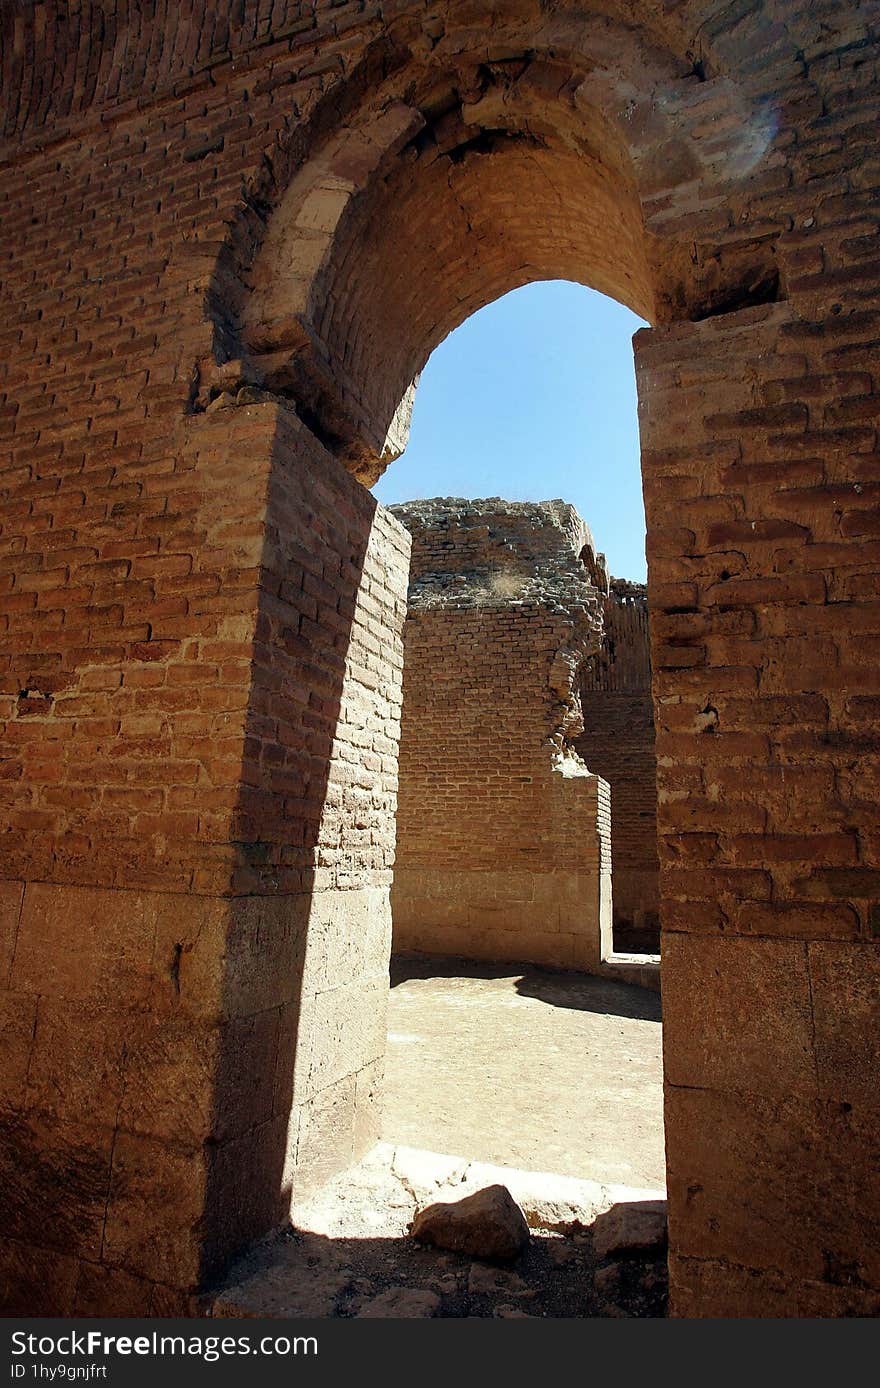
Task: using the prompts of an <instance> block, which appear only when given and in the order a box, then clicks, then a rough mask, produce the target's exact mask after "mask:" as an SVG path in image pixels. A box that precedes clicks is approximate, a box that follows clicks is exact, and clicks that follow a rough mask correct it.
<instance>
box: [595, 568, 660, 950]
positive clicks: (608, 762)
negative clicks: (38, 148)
mask: <svg viewBox="0 0 880 1388" xmlns="http://www.w3.org/2000/svg"><path fill="white" fill-rule="evenodd" d="M603 623H604V634H603V640H602V646H601V649H600V650H599V652H598V653H597V654H596V655H595V656H593V657H592V658H591V659H590V660H588V661H586V662H585V664H584V668H583V672H582V676H581V686H580V688H581V706H582V709H583V718H584V730H583V732H582V733H581V734H580V735H579V736H578V737H576V738H575V740H574V745H575V747H576V748H577V751H578V753H579V754H580V756H582V757H583V759H584V761H585V762H586V764H587V766H589V768H590V769H591V771H595V772H596V773H597V774H598V775H599V776H602V777H603V779H604V780H606V781H607V782H608V783H609V785H610V787H611V860H612V864H613V874H614V877H613V881H614V886H613V893H612V903H613V920H614V947H615V949H617V950H621V951H630V950H634V951H637V952H647V953H655V952H656V951H657V950H659V948H660V922H659V906H660V889H659V882H658V873H659V866H658V862H657V765H656V758H655V753H654V708H653V704H652V702H651V661H650V655H649V647H648V601H647V588H646V587H645V586H644V585H641V584H637V583H629V582H627V581H626V580H625V579H612V580H611V585H610V592H609V594H608V596H607V598H606V600H605V603H604V611H603Z"/></svg>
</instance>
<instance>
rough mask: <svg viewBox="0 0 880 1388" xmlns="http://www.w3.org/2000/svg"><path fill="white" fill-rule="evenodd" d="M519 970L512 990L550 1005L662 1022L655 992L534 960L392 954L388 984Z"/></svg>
mask: <svg viewBox="0 0 880 1388" xmlns="http://www.w3.org/2000/svg"><path fill="white" fill-rule="evenodd" d="M515 974H519V975H521V976H520V977H519V978H518V979H517V982H516V991H517V993H519V994H520V996H521V997H526V998H537V999H538V1000H539V1001H540V1002H545V1003H547V1004H548V1005H549V1006H551V1007H564V1008H575V1009H577V1010H579V1011H581V1012H594V1013H597V1014H601V1015H603V1016H614V1017H630V1018H633V1019H635V1020H637V1021H645V1022H660V1021H662V1013H661V1002H660V995H659V994H658V993H654V992H651V991H649V990H648V989H647V988H639V987H637V986H636V985H634V984H630V983H614V982H612V981H610V980H608V979H604V978H597V977H596V976H595V975H593V974H587V975H584V974H581V973H575V972H572V971H570V970H563V969H559V970H553V969H539V968H537V967H536V966H535V965H534V964H517V963H494V962H492V961H489V962H486V963H482V962H476V963H475V962H474V961H473V960H470V959H455V958H445V957H442V958H441V957H439V956H434V955H427V954H395V955H393V956H392V959H391V987H392V988H396V987H398V985H399V984H401V983H406V982H407V981H408V980H409V979H411V978H483V979H492V978H511V977H513V975H515Z"/></svg>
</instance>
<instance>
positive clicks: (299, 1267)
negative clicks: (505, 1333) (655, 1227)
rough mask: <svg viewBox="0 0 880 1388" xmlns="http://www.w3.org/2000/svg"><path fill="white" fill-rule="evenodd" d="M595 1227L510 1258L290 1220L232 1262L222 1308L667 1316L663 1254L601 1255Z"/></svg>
mask: <svg viewBox="0 0 880 1388" xmlns="http://www.w3.org/2000/svg"><path fill="white" fill-rule="evenodd" d="M592 1245H593V1241H592V1238H591V1236H590V1234H589V1233H587V1232H586V1231H585V1232H584V1233H583V1234H580V1235H577V1236H576V1237H574V1238H571V1237H565V1238H563V1237H560V1236H557V1237H554V1236H552V1235H544V1234H540V1233H536V1234H533V1235H532V1238H531V1240H530V1241H529V1244H528V1247H527V1248H526V1249H525V1251H524V1252H523V1253H522V1254H521V1255H520V1256H519V1258H517V1260H516V1261H515V1262H514V1263H513V1264H512V1265H509V1266H499V1265H497V1264H493V1263H486V1262H482V1261H480V1260H477V1259H474V1258H471V1257H469V1256H468V1255H465V1254H461V1253H449V1252H443V1251H441V1250H439V1249H436V1248H424V1247H421V1246H420V1245H418V1244H416V1243H415V1242H414V1241H413V1240H412V1239H410V1238H406V1237H404V1238H328V1237H326V1236H325V1235H322V1234H316V1233H311V1232H308V1231H305V1230H301V1229H296V1228H291V1229H289V1230H288V1231H286V1232H285V1233H283V1234H280V1235H277V1236H275V1237H274V1238H273V1239H271V1240H267V1241H266V1242H265V1243H263V1244H261V1245H260V1246H259V1247H258V1248H257V1249H255V1250H254V1251H253V1252H252V1253H251V1254H250V1255H249V1256H248V1257H247V1258H245V1259H244V1260H242V1262H240V1263H239V1264H238V1266H237V1267H236V1268H235V1269H233V1273H232V1276H231V1277H230V1279H229V1280H228V1281H227V1282H226V1284H225V1286H224V1287H222V1288H221V1289H220V1290H219V1291H218V1292H216V1293H214V1295H213V1297H212V1298H211V1303H212V1304H211V1311H210V1314H212V1315H214V1316H235V1317H241V1316H260V1317H264V1316H265V1317H271V1318H279V1317H283V1318H293V1319H297V1320H300V1319H306V1320H310V1319H313V1318H317V1319H324V1318H333V1319H340V1318H341V1319H350V1318H353V1317H357V1318H361V1317H366V1318H381V1319H389V1318H390V1319H399V1318H406V1319H411V1318H427V1317H439V1318H446V1317H456V1318H471V1317H479V1318H494V1317H501V1318H516V1317H522V1316H531V1317H535V1316H537V1317H560V1318H569V1317H572V1318H593V1317H599V1318H605V1317H615V1318H616V1317H620V1316H624V1317H635V1318H661V1317H664V1316H665V1315H666V1295H667V1278H666V1263H665V1253H663V1252H662V1251H661V1250H656V1249H655V1250H652V1251H650V1252H646V1253H643V1254H641V1255H637V1256H633V1255H629V1256H624V1257H621V1256H620V1255H619V1254H618V1255H617V1256H616V1260H612V1261H611V1262H609V1261H608V1259H607V1258H604V1259H603V1258H601V1257H600V1258H599V1259H598V1263H600V1264H602V1266H601V1267H599V1266H598V1265H597V1259H596V1254H595V1252H594V1250H593V1246H592Z"/></svg>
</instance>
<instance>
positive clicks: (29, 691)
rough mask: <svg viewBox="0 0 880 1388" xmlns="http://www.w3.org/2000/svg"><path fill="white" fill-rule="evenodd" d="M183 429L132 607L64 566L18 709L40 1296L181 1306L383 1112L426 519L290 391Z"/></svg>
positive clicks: (15, 1138) (22, 1188)
mask: <svg viewBox="0 0 880 1388" xmlns="http://www.w3.org/2000/svg"><path fill="white" fill-rule="evenodd" d="M169 452H170V453H171V457H170V458H169V457H168V455H165V456H159V455H158V454H157V455H156V457H155V460H154V462H153V463H152V466H151V467H146V468H145V469H144V470H143V471H142V473H141V476H142V477H143V476H145V475H146V476H148V477H150V478H152V479H153V480H154V485H153V486H152V487H151V488H148V489H147V492H146V495H147V496H148V498H152V497H153V496H155V501H154V502H151V501H149V500H148V502H147V504H146V505H144V506H142V507H141V508H140V510H139V511H137V510H136V511H135V513H134V514H135V518H136V519H135V520H134V521H132V520H131V519H130V518H128V517H123V523H124V527H125V528H124V531H123V533H120V537H119V540H118V542H114V543H117V547H118V549H119V551H120V552H124V553H125V554H127V555H128V556H129V557H128V558H127V559H126V560H125V561H121V560H114V561H113V562H114V563H116V564H117V565H122V566H123V567H120V569H119V573H118V574H116V575H115V576H114V579H115V582H116V585H117V587H116V592H117V594H118V602H119V604H120V612H121V617H120V619H119V620H115V621H114V622H113V624H112V626H111V630H110V632H109V634H107V635H102V633H101V631H100V628H99V625H98V624H99V622H100V613H99V612H98V611H97V610H96V608H95V606H94V591H93V590H89V589H86V588H84V587H82V586H81V587H77V585H76V582H75V581H71V583H70V584H69V586H68V587H67V588H66V589H65V590H64V594H63V596H64V598H65V601H66V603H67V623H66V626H65V628H63V629H60V630H59V634H58V636H57V639H56V650H57V656H56V658H55V659H54V661H53V662H52V664H51V667H47V669H46V671H45V673H44V672H43V671H42V670H41V669H39V668H35V669H32V668H31V666H30V663H29V658H28V657H27V656H23V657H21V658H20V659H21V662H22V669H21V673H20V674H19V675H17V678H18V680H20V683H21V687H22V691H23V692H22V694H21V695H20V696H18V697H17V698H12V699H10V700H9V701H8V703H9V707H8V708H7V709H6V710H5V712H6V713H7V714H8V717H9V723H8V726H7V735H9V733H10V731H11V735H12V737H13V738H14V739H15V745H16V748H17V749H18V758H19V766H20V770H21V774H22V781H23V783H24V784H29V785H30V787H31V808H30V809H29V810H27V811H22V810H9V811H7V812H6V822H5V824H4V826H3V827H4V829H5V830H6V831H7V832H6V834H5V842H6V843H7V845H11V846H9V847H8V848H7V851H6V855H5V859H4V864H3V868H4V872H5V874H6V877H5V880H4V881H3V883H2V887H0V906H2V910H3V915H2V918H0V920H2V925H0V967H2V975H0V978H2V982H3V984H4V985H5V986H4V991H3V993H2V995H0V1009H2V1010H0V1017H2V1027H0V1043H2V1047H3V1064H2V1066H0V1085H2V1118H0V1134H2V1149H0V1150H2V1157H0V1160H2V1168H3V1169H2V1178H0V1188H2V1190H3V1192H4V1197H3V1206H4V1217H3V1220H2V1235H0V1299H2V1301H3V1303H4V1306H5V1307H6V1308H7V1310H18V1311H19V1312H27V1313H29V1314H38V1313H43V1314H47V1313H52V1314H87V1313H89V1312H96V1311H100V1312H101V1313H102V1314H114V1313H116V1314H135V1313H153V1314H161V1313H169V1314H171V1313H175V1312H178V1311H181V1310H183V1311H185V1310H186V1309H188V1308H189V1307H191V1306H192V1304H193V1303H192V1301H191V1297H192V1296H193V1294H195V1293H197V1291H198V1289H199V1288H200V1287H201V1286H203V1285H204V1284H205V1283H206V1281H208V1280H210V1279H211V1278H212V1277H214V1276H216V1275H217V1273H218V1272H219V1271H220V1270H222V1268H223V1266H224V1264H225V1263H226V1262H227V1261H228V1259H229V1258H230V1256H232V1255H233V1254H235V1253H236V1252H237V1251H239V1250H240V1249H241V1248H242V1247H243V1246H245V1245H246V1244H247V1243H248V1242H250V1241H251V1240H252V1239H254V1238H255V1237H257V1236H259V1235H261V1234H262V1233H265V1232H266V1231H267V1230H268V1229H270V1228H271V1227H273V1225H276V1224H277V1223H279V1222H280V1221H281V1220H282V1219H283V1218H284V1217H285V1215H286V1213H287V1210H288V1208H289V1205H290V1200H291V1196H292V1195H293V1196H295V1194H296V1192H297V1190H298V1189H300V1188H301V1187H302V1185H304V1184H305V1183H307V1182H308V1181H314V1180H315V1179H318V1178H319V1177H320V1176H321V1175H324V1174H327V1173H328V1172H329V1171H331V1170H335V1169H338V1168H339V1167H340V1166H343V1165H345V1164H346V1163H347V1162H349V1161H351V1160H352V1159H353V1157H354V1156H355V1155H357V1154H358V1153H360V1152H361V1151H362V1150H364V1148H365V1147H366V1146H367V1145H369V1144H370V1143H371V1142H372V1141H373V1140H374V1139H375V1136H376V1132H377V1119H376V1101H377V1096H378V1092H379V1087H380V1084H381V1064H382V1056H383V1053H384V1044H385V1037H384V1033H385V1022H384V1009H385V999H386V993H387V959H388V952H389V945H390V914H389V905H388V892H389V884H390V879H391V858H392V851H393V812H394V798H395V790H396V769H395V751H396V738H397V729H398V718H399V706H400V678H401V665H402V651H401V640H400V631H401V626H402V622H403V616H404V610H405V593H406V572H407V555H408V547H409V545H408V537H407V536H406V534H405V532H404V531H403V530H402V528H401V527H400V526H399V525H398V524H397V523H396V522H395V521H394V520H393V519H392V518H391V517H389V516H388V514H387V513H386V512H384V511H383V510H382V508H381V507H379V506H377V504H376V503H375V501H374V500H373V498H372V497H371V496H370V495H369V493H367V492H366V491H364V489H363V488H362V487H360V486H359V484H357V483H356V482H354V481H353V479H351V478H350V477H349V475H348V474H347V473H346V472H345V471H344V470H343V469H342V468H341V466H340V465H339V464H338V463H337V462H336V461H335V460H334V459H332V458H331V457H330V456H329V455H328V454H326V453H325V452H324V450H323V449H322V448H321V447H320V445H319V444H317V442H316V441H315V440H314V438H313V437H312V436H311V435H310V434H309V432H308V431H307V430H306V429H305V428H304V427H303V426H302V425H301V424H299V422H298V421H297V420H296V418H295V416H293V414H292V413H291V412H288V411H285V410H281V409H279V408H278V407H276V406H275V405H272V404H253V405H248V406H246V407H237V408H233V409H226V410H217V411H214V412H211V413H209V414H203V415H196V416H191V417H189V418H188V419H187V420H186V421H185V422H184V424H183V425H182V426H181V432H180V434H179V436H178V438H177V439H176V441H175V444H174V446H173V447H172V449H170V450H169ZM102 514H103V513H102ZM120 528H121V525H120V526H118V527H117V529H118V530H119V529H120ZM105 530H106V525H105V526H104V530H102V521H101V518H100V516H99V517H98V518H96V519H91V520H90V519H89V518H84V520H83V522H82V527H81V530H80V538H81V540H82V541H83V542H88V541H89V540H91V542H92V543H93V544H95V545H97V546H101V545H102V544H103V542H104V540H103V537H104V531H105ZM107 562H109V561H107ZM123 569H124V571H123ZM138 580H141V581H140V582H139V581H138ZM93 582H94V577H93ZM19 631H20V633H21V635H20V647H21V649H23V650H28V649H30V647H29V646H28V645H27V644H26V643H27V635H26V633H27V625H26V621H25V620H24V619H22V621H21V623H20V626H19ZM25 667H27V668H25Z"/></svg>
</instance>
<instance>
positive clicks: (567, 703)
mask: <svg viewBox="0 0 880 1388" xmlns="http://www.w3.org/2000/svg"><path fill="white" fill-rule="evenodd" d="M391 511H392V513H393V514H394V515H395V516H396V518H397V519H398V520H399V521H401V522H402V523H403V525H405V526H406V528H407V530H409V532H410V534H411V535H412V544H413V547H412V560H411V568H410V583H409V595H408V604H409V606H408V615H407V621H406V626H405V633H404V670H405V673H404V698H403V718H402V729H401V746H400V788H399V796H398V811H397V858H396V863H395V871H394V886H393V889H392V913H393V919H394V938H395V947H396V948H399V949H416V950H419V949H423V950H428V951H429V952H432V953H440V954H462V955H465V956H467V957H469V958H489V959H522V960H532V961H534V962H536V963H543V964H555V965H562V966H568V967H575V968H588V969H596V968H597V966H598V965H599V963H600V960H601V958H602V950H603V942H602V936H603V932H604V935H605V937H606V938H605V942H604V944H605V949H606V951H609V952H610V947H611V946H610V928H611V922H610V891H611V876H610V874H611V860H610V837H609V835H610V803H609V794H608V786H607V784H606V783H605V782H603V781H602V780H601V779H600V778H599V777H597V776H595V775H592V774H590V772H589V770H588V768H587V767H586V766H585V765H583V764H581V763H580V762H579V759H578V758H577V756H576V754H575V752H574V747H573V745H572V741H571V739H572V738H573V737H574V736H575V735H576V734H577V733H579V732H580V731H581V730H582V726H583V724H582V720H581V707H580V693H579V682H580V676H581V669H582V666H583V664H584V661H585V660H586V659H587V658H588V657H589V656H590V655H591V654H593V653H594V652H595V651H597V650H598V648H599V643H600V640H601V633H602V616H601V610H602V598H603V596H604V595H603V593H602V592H601V590H600V589H599V588H597V587H596V586H595V585H594V583H593V579H592V574H591V569H592V570H593V572H595V564H594V558H593V541H592V537H591V536H590V533H589V530H588V529H587V527H586V525H585V524H584V522H583V521H582V520H581V518H580V517H579V516H578V514H577V512H576V511H575V510H574V508H573V507H571V506H568V505H566V504H565V503H564V502H561V501H547V502H540V503H529V502H510V501H502V500H501V499H500V498H494V499H491V500H487V501H464V500H460V499H455V498H447V499H435V500H433V501H413V502H408V503H406V504H405V505H400V506H393V507H391Z"/></svg>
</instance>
